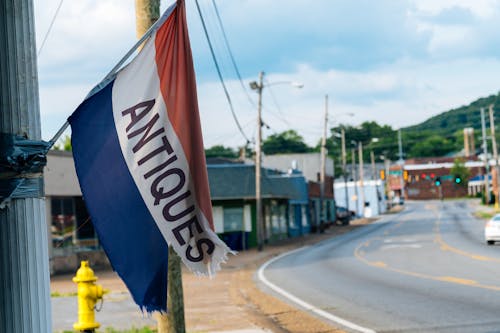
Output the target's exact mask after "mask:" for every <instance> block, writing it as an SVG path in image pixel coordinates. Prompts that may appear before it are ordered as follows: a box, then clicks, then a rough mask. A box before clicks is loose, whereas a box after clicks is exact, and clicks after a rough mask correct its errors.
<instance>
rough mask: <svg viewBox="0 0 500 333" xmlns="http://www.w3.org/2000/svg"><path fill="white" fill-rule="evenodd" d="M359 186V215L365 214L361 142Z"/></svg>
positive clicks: (359, 148) (361, 149) (360, 147)
mask: <svg viewBox="0 0 500 333" xmlns="http://www.w3.org/2000/svg"><path fill="white" fill-rule="evenodd" d="M358 154H359V157H358V159H359V187H360V191H361V217H364V216H365V185H364V183H363V143H361V142H359V143H358Z"/></svg>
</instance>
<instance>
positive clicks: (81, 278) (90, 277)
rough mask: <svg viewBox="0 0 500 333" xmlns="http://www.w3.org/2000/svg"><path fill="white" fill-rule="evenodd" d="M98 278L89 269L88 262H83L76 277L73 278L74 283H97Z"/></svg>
mask: <svg viewBox="0 0 500 333" xmlns="http://www.w3.org/2000/svg"><path fill="white" fill-rule="evenodd" d="M95 281H97V277H96V276H95V275H94V271H93V270H92V268H90V267H89V262H88V261H82V262H81V266H80V268H79V269H78V271H76V276H75V277H73V282H76V283H78V282H95Z"/></svg>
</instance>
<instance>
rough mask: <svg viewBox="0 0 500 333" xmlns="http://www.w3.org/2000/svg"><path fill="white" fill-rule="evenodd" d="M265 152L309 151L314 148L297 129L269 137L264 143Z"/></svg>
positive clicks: (269, 153) (270, 153)
mask: <svg viewBox="0 0 500 333" xmlns="http://www.w3.org/2000/svg"><path fill="white" fill-rule="evenodd" d="M262 150H263V152H264V153H265V154H268V155H272V154H286V153H307V152H310V151H312V149H311V148H310V147H309V146H308V145H307V144H306V143H305V142H304V138H302V136H300V135H299V134H298V133H297V132H296V131H295V130H288V131H285V132H282V133H279V134H273V135H270V136H269V137H267V138H266V139H265V140H264V142H263V143H262Z"/></svg>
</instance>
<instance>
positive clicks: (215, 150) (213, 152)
mask: <svg viewBox="0 0 500 333" xmlns="http://www.w3.org/2000/svg"><path fill="white" fill-rule="evenodd" d="M205 156H206V157H226V158H237V157H238V153H237V152H236V151H235V150H234V149H232V148H229V147H224V146H222V145H215V146H213V147H210V148H208V149H205Z"/></svg>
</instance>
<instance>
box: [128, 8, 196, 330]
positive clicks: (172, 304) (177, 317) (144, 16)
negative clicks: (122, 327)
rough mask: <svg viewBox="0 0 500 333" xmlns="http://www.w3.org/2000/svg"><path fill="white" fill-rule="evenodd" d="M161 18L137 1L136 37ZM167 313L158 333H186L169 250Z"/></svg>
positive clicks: (177, 262)
mask: <svg viewBox="0 0 500 333" xmlns="http://www.w3.org/2000/svg"><path fill="white" fill-rule="evenodd" d="M159 18H160V0H135V22H136V35H137V38H138V39H140V38H141V37H142V36H143V35H144V34H145V33H146V31H148V30H149V28H150V27H151V26H152V25H153V24H154V23H155V22H156V21H157V20H158V19H159ZM166 283H167V309H168V311H167V313H165V314H162V313H159V312H156V313H155V314H154V317H155V319H156V321H157V322H158V333H185V332H186V325H185V321H184V293H183V288H182V269H181V258H180V257H179V255H178V254H177V253H176V252H175V251H174V250H173V248H172V246H169V248H168V272H167V281H166Z"/></svg>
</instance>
